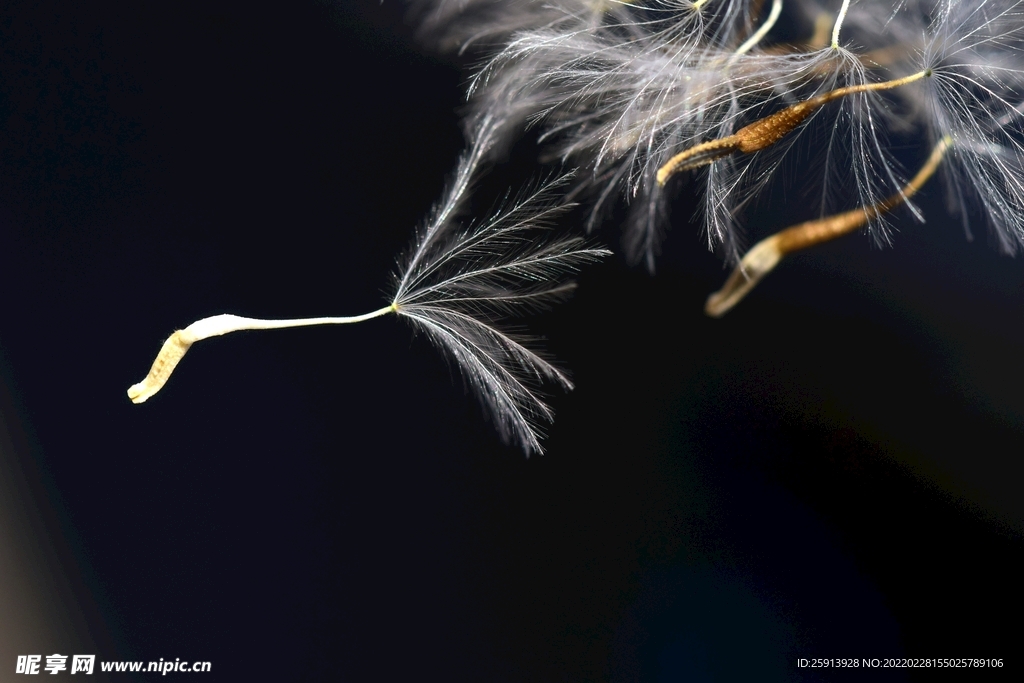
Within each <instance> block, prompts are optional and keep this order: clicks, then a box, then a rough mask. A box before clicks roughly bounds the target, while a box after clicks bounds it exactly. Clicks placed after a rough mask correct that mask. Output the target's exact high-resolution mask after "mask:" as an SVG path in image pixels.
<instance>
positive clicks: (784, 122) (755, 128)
mask: <svg viewBox="0 0 1024 683" xmlns="http://www.w3.org/2000/svg"><path fill="white" fill-rule="evenodd" d="M930 75H931V70H929V69H925V70H924V71H919V72H918V73H916V74H912V75H910V76H905V77H903V78H896V79H893V80H891V81H885V82H884V83H865V84H863V85H851V86H847V87H845V88H836V89H835V90H831V91H829V92H827V93H825V94H823V95H818V96H817V97H812V98H811V99H809V100H804V101H803V102H800V103H798V104H794V105H791V106H789V107H786V108H785V109H783V110H782V111H779V112H776V113H774V114H771V115H770V116H766V117H764V118H763V119H760V120H758V121H755V122H754V123H751V124H750V125H747V126H744V127H743V128H741V129H739V130H738V131H736V132H735V133H733V134H732V135H730V136H728V137H724V138H719V139H717V140H711V141H710V142H705V143H702V144H699V145H694V146H693V147H691V148H690V149H687V150H684V151H682V152H680V153H679V154H677V155H675V156H674V157H672V158H671V159H669V161H668V163H666V164H665V165H664V166H662V167H661V168H659V169H658V175H657V179H658V184H659V185H664V184H665V183H666V182H668V179H669V178H671V177H672V176H673V175H675V174H676V173H679V172H680V171H688V170H692V169H695V168H699V167H701V166H704V165H706V164H710V163H713V162H714V161H716V160H718V159H721V158H722V157H724V156H726V155H729V154H733V153H735V152H739V153H741V154H753V153H754V152H760V151H761V150H763V149H767V148H768V147H770V146H772V145H774V144H775V143H777V142H778V141H779V140H781V139H782V138H784V137H785V136H786V135H788V134H789V133H791V132H792V131H793V129H795V128H796V127H797V126H799V125H800V124H801V123H803V122H804V121H805V120H806V119H807V117H808V116H810V115H811V114H813V113H814V112H816V111H817V110H818V109H820V108H821V107H823V106H824V105H826V104H828V103H829V102H834V101H835V100H838V99H840V98H842V97H846V96H848V95H854V94H857V93H864V92H874V91H877V90H890V89H892V88H898V87H900V86H901V85H906V84H908V83H913V82H914V81H918V80H920V79H922V78H926V77H928V76H930Z"/></svg>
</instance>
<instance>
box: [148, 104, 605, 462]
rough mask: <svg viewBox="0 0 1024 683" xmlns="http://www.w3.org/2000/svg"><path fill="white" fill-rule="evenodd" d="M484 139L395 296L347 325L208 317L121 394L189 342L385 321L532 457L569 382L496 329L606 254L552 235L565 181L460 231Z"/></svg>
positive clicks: (488, 140)
mask: <svg viewBox="0 0 1024 683" xmlns="http://www.w3.org/2000/svg"><path fill="white" fill-rule="evenodd" d="M484 127H485V130H482V131H480V132H479V134H478V135H477V136H476V137H475V144H474V145H473V147H472V148H471V149H470V151H469V153H468V154H467V155H466V156H465V157H464V158H463V159H462V161H461V162H460V164H459V167H458V170H457V172H456V174H455V180H454V182H453V183H452V185H451V187H450V189H449V190H448V191H447V192H446V194H445V198H444V200H443V201H442V202H440V203H439V204H438V205H437V206H436V207H435V209H434V211H433V212H432V215H431V217H430V219H429V220H428V221H427V223H426V224H425V226H424V227H423V228H422V229H421V230H419V231H418V232H417V235H416V241H415V244H414V247H413V249H412V250H411V252H410V255H409V256H408V257H407V258H406V259H405V267H404V269H403V270H402V272H401V273H400V274H399V275H398V276H397V277H396V286H395V294H394V296H393V297H392V300H391V303H390V304H389V305H388V306H385V307H384V308H381V309H378V310H376V311H373V312H372V313H367V314H365V315H359V316H352V317H331V318H308V319H297V320H259V319H253V318H243V317H239V316H234V315H217V316H213V317H210V318H204V319H202V320H199V321H197V322H195V323H193V324H191V325H189V326H188V327H186V328H185V329H184V330H179V331H177V332H175V333H174V334H173V335H171V337H170V338H169V339H168V340H167V341H166V342H164V345H163V348H162V349H161V350H160V353H159V355H158V356H157V358H156V360H155V361H154V363H153V366H152V368H151V370H150V372H149V374H148V375H147V376H146V378H145V379H144V380H143V381H142V382H140V383H138V384H135V385H133V386H132V387H131V388H130V389H129V390H128V396H129V398H131V400H132V401H133V402H135V403H142V402H143V401H146V400H147V399H149V398H151V397H152V396H153V395H154V394H155V393H157V392H158V391H159V390H160V389H161V388H162V387H163V386H164V384H165V383H166V382H167V380H168V378H169V377H170V375H171V373H172V372H173V371H174V369H175V367H176V366H177V364H178V363H179V362H180V361H181V359H182V357H183V356H184V355H185V353H186V352H187V351H188V349H189V348H190V347H191V346H192V345H193V344H194V343H196V342H197V341H200V340H202V339H207V338H209V337H212V336H217V335H223V334H227V333H229V332H237V331H240V330H267V329H280V328H287V327H301V326H309V325H334V324H350V323H357V322H364V321H366V320H370V319H372V318H377V317H381V316H384V315H388V314H392V313H393V314H396V315H398V316H400V317H403V318H405V319H407V320H409V321H410V322H411V323H412V324H413V326H414V327H415V328H417V329H419V330H421V331H423V332H424V333H426V335H427V336H428V337H429V338H430V340H431V341H432V342H434V343H435V344H436V345H437V346H438V347H440V348H441V349H442V350H443V351H444V352H446V353H447V354H448V355H450V356H451V358H452V359H454V360H455V362H456V365H457V367H458V368H459V369H460V370H461V372H462V373H463V375H464V376H465V377H466V379H467V380H468V382H469V384H470V385H471V386H472V387H473V389H474V390H475V391H476V393H477V396H478V397H479V398H480V400H481V402H482V403H483V405H484V407H485V408H486V409H487V410H488V412H489V414H490V415H491V417H492V418H493V420H494V423H495V425H496V427H497V429H498V431H499V432H500V434H501V435H502V437H503V438H504V439H505V440H506V441H508V442H511V443H515V444H517V445H519V446H520V447H522V448H523V449H524V450H525V451H526V453H527V454H529V453H541V452H542V451H543V449H542V448H541V445H540V437H541V434H542V425H543V423H545V422H550V421H551V419H552V417H553V415H552V412H551V409H550V408H549V407H548V406H547V405H546V404H545V403H544V400H543V395H542V393H541V392H542V388H543V386H544V385H545V384H551V383H553V384H556V385H558V386H560V387H561V388H563V389H565V390H569V389H571V388H572V383H571V382H570V381H569V379H568V377H567V376H566V375H565V373H563V372H562V371H561V370H559V369H558V368H557V367H556V366H555V365H554V364H552V363H551V362H550V361H548V360H546V359H545V358H544V357H543V356H542V355H540V354H539V353H538V352H536V351H533V350H531V349H530V348H529V346H528V342H527V341H526V340H523V339H520V338H518V337H516V336H514V335H512V334H509V333H508V332H505V331H503V330H502V329H501V327H500V325H499V322H500V320H501V319H502V318H505V317H507V316H508V315H509V314H516V313H519V312H527V311H531V310H536V309H539V308H544V307H546V306H547V305H549V304H550V303H552V302H553V301H555V300H557V299H559V298H562V297H564V296H565V295H566V294H567V293H568V292H570V291H571V290H572V287H573V284H572V283H571V282H567V281H566V280H565V276H566V275H567V274H569V273H573V272H576V271H577V270H579V268H581V267H582V266H584V265H586V264H588V263H593V262H595V261H597V260H599V259H600V258H602V257H603V256H606V255H607V254H608V253H609V252H608V251H606V250H603V249H597V248H592V247H588V246H587V245H586V244H585V243H584V241H583V240H582V238H579V237H556V236H552V235H551V234H550V233H551V228H552V222H553V220H554V219H555V218H556V217H557V216H558V215H559V214H560V213H562V212H564V211H565V209H566V208H567V207H566V206H565V205H564V204H563V205H559V204H557V203H556V200H557V195H558V190H559V189H560V188H561V187H563V186H564V184H565V182H566V180H565V179H564V178H563V179H560V180H556V181H554V182H551V183H546V184H543V185H542V186H541V187H540V188H539V189H537V190H536V191H534V192H531V193H528V194H526V195H523V196H522V197H520V198H519V199H517V200H516V201H514V202H513V203H512V205H511V206H510V207H507V208H505V209H504V210H502V211H499V212H497V213H496V214H495V215H493V216H492V217H491V218H489V219H487V220H485V221H482V222H480V223H476V224H473V223H469V224H463V223H461V222H460V221H459V220H458V214H459V210H460V207H461V205H462V203H463V202H464V199H465V196H466V193H467V190H468V188H469V187H470V185H471V183H472V179H473V177H474V175H475V173H476V172H477V169H478V166H479V164H480V162H481V160H482V159H483V158H484V156H485V154H486V151H487V148H488V147H489V145H491V144H492V143H493V131H494V127H493V125H491V124H490V123H489V122H485V126H484Z"/></svg>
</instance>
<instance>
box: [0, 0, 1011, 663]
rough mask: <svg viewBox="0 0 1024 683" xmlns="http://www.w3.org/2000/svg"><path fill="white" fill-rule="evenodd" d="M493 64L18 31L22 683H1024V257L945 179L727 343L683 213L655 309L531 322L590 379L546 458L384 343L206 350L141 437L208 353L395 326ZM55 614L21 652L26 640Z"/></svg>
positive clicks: (624, 288) (27, 26)
mask: <svg viewBox="0 0 1024 683" xmlns="http://www.w3.org/2000/svg"><path fill="white" fill-rule="evenodd" d="M470 62H471V58H463V59H461V60H460V59H458V58H453V57H444V56H437V55H432V54H431V53H430V51H429V50H428V49H426V48H425V47H423V46H421V45H419V44H418V43H417V42H416V40H415V37H414V29H413V28H411V27H410V26H409V25H408V23H407V21H406V18H405V7H404V5H401V4H399V3H397V2H393V1H391V0H389V1H388V2H387V3H385V4H383V5H378V4H377V3H376V2H372V1H370V0H367V1H366V2H356V1H355V0H351V1H347V2H339V3H337V4H334V5H332V4H328V3H323V2H288V3H277V4H270V3H258V2H257V3H252V2H249V3H226V2H203V3H195V4H190V3H148V2H147V3H140V2H133V3H127V2H126V3H109V2H107V3H87V4H86V3H81V4H79V3H48V2H32V3H21V2H7V3H4V5H3V8H2V10H0V379H2V384H3V385H4V388H3V392H2V394H0V398H2V403H0V413H2V416H3V421H4V422H5V423H6V430H7V436H6V437H5V439H6V441H4V442H0V452H2V455H3V458H2V460H3V464H4V470H3V471H2V472H0V474H4V476H5V479H4V481H5V484H6V485H7V486H8V488H9V489H10V490H9V491H8V492H7V493H6V494H5V501H4V502H5V505H6V508H5V509H6V510H7V513H6V514H7V516H6V517H4V518H3V522H4V527H3V530H4V532H5V535H4V537H3V538H4V539H6V540H5V541H3V542H5V543H6V544H7V546H8V547H7V548H0V553H4V555H5V556H6V558H10V559H9V560H8V564H9V565H10V566H11V567H20V569H19V572H20V573H18V572H15V574H17V575H19V576H23V577H31V581H29V583H31V584H32V586H30V587H27V588H26V587H25V586H14V585H13V584H12V585H9V586H7V587H4V588H3V590H4V591H6V592H7V593H8V597H10V596H13V595H15V594H16V593H17V594H19V595H21V594H22V593H18V592H19V591H25V592H24V595H26V596H30V597H31V596H36V597H35V598H32V599H29V598H28V597H26V600H27V602H26V603H25V604H26V605H27V607H24V611H23V612H20V613H15V612H8V614H7V616H6V620H7V622H8V623H6V624H4V625H3V628H4V630H2V631H0V634H6V635H5V637H6V638H7V639H8V644H7V646H6V649H4V653H5V654H4V656H5V660H4V661H3V662H0V672H2V673H0V680H3V681H6V680H14V679H17V678H20V677H15V676H14V675H13V673H11V672H13V670H14V655H16V654H33V653H34V654H51V653H52V652H63V653H66V654H67V653H71V652H80V653H94V654H97V656H98V659H101V660H113V659H139V660H147V661H148V660H156V659H158V658H161V657H162V658H164V659H174V658H176V657H177V658H181V659H184V660H208V661H211V662H212V665H213V673H212V674H207V675H205V676H203V679H204V680H225V681H227V680H245V681H251V680H296V681H299V680H302V681H305V680H309V681H319V680H351V681H368V680H418V679H425V680H446V681H460V680H467V681H468V680H473V681H479V680H488V681H583V680H610V681H634V680H643V681H682V680H687V681H710V680H747V681H749V680H762V681H769V680H808V681H813V680H836V679H850V680H890V679H891V680H932V679H934V678H936V676H935V675H934V672H928V671H918V672H912V673H905V672H886V674H889V675H888V677H887V676H886V674H883V673H881V672H873V673H868V672H865V671H863V670H861V671H857V672H853V673H850V674H847V675H843V674H840V673H837V672H824V673H821V672H814V671H811V670H809V669H798V668H797V666H796V660H797V658H798V657H807V658H812V657H856V658H862V657H878V658H884V657H899V656H913V657H1001V658H1004V660H1005V661H1006V669H1004V670H1003V671H1002V672H996V671H988V672H984V673H983V674H971V673H968V672H957V673H956V675H957V676H959V678H958V680H968V679H970V680H987V679H988V678H1005V677H1007V674H1008V673H1009V671H1012V670H1014V669H1019V666H1018V663H1017V661H1016V657H1017V655H1018V654H1019V651H1020V646H1019V642H1020V640H1019V633H1020V630H1019V628H1017V627H1016V626H1015V624H1016V622H1017V621H1019V615H1020V613H1021V609H1022V607H1024V605H1022V592H1021V587H1020V580H1019V577H1020V573H1021V556H1022V539H1021V534H1022V532H1024V502H1022V498H1021V496H1020V495H1019V491H1020V487H1021V483H1022V480H1024V478H1022V475H1024V472H1022V464H1021V463H1022V458H1021V444H1022V441H1024V439H1022V437H1024V433H1022V429H1024V393H1022V392H1021V390H1020V387H1021V386H1022V385H1024V362H1022V359H1021V354H1020V349H1021V348H1022V342H1024V324H1022V321H1021V315H1020V312H1021V310H1024V263H1021V261H1020V260H1019V259H1017V260H1012V259H1009V258H1005V257H1001V256H999V255H997V254H996V253H995V251H994V250H992V249H991V248H989V246H988V245H987V244H986V240H985V239H984V238H983V237H979V238H978V239H976V240H975V241H973V242H969V241H967V240H965V238H964V234H963V231H962V229H961V227H960V226H959V224H958V223H956V222H954V221H952V220H950V219H948V218H947V217H945V212H944V210H943V205H942V203H941V202H940V201H939V200H938V197H937V195H938V187H939V186H938V185H935V186H933V187H931V188H930V189H931V192H930V193H927V192H926V193H925V197H924V199H923V200H922V206H923V208H924V209H925V211H926V213H927V215H928V216H929V219H930V220H929V222H928V223H927V224H925V225H919V224H916V223H914V222H913V221H911V220H909V219H908V218H907V217H906V216H903V217H902V219H901V220H899V221H898V223H897V226H898V228H899V233H898V234H897V236H896V240H895V242H896V244H895V248H893V249H890V250H885V251H880V250H878V249H875V248H873V247H872V246H871V244H870V242H869V241H868V240H866V239H864V238H863V237H851V238H848V239H846V240H844V241H840V242H837V243H834V244H831V245H827V246H825V247H823V248H821V249H818V250H817V251H815V252H813V253H808V254H806V255H801V256H800V257H798V258H794V259H792V261H791V262H788V263H786V264H783V266H782V267H781V268H780V269H779V271H778V272H777V273H775V274H773V275H772V276H771V277H769V278H768V279H767V280H766V281H765V282H764V283H763V285H762V286H761V287H759V288H758V290H756V291H755V292H754V293H753V294H752V295H751V296H750V298H749V300H747V301H745V302H744V303H743V304H741V305H740V306H739V307H738V308H737V309H736V310H735V311H734V312H733V313H731V314H730V315H729V316H727V317H726V318H724V319H722V320H718V321H716V320H710V319H707V318H705V317H704V315H703V313H702V306H703V301H704V298H705V297H706V296H707V294H708V293H709V292H710V291H712V290H714V289H716V288H717V287H718V286H719V285H720V284H721V282H722V281H723V279H724V277H725V272H724V271H723V270H722V266H721V264H720V263H719V262H718V261H717V260H716V258H715V257H714V256H712V255H710V254H708V253H707V251H706V249H705V248H704V246H703V244H704V242H703V238H702V236H701V235H700V232H699V229H698V227H697V226H696V225H694V224H691V223H689V222H688V220H687V219H688V218H689V216H690V215H691V213H692V210H693V209H692V207H689V206H687V203H688V201H689V200H687V199H686V197H685V196H683V197H682V198H681V200H680V204H679V206H677V207H675V211H674V219H673V231H672V233H671V236H670V238H669V239H668V241H667V243H666V245H665V251H664V255H663V257H662V259H661V260H660V261H659V264H658V272H657V273H656V274H655V275H653V276H652V275H650V274H648V273H646V272H644V271H643V270H641V269H638V268H630V267H628V265H627V264H625V263H624V261H623V260H622V259H621V258H620V257H615V258H612V259H610V260H609V261H608V262H607V263H605V264H603V265H601V266H598V267H594V268H592V269H590V270H589V271H587V272H586V273H584V274H583V276H582V277H581V278H580V284H581V286H580V288H579V290H578V292H577V295H576V296H575V298H574V299H573V300H572V301H571V302H569V303H568V304H566V305H563V306H561V307H559V308H557V309H556V310H554V311H553V312H551V313H550V314H546V315H543V316H540V317H538V318H536V319H534V320H531V321H530V325H531V327H532V328H533V329H536V330H538V331H541V332H543V333H544V334H545V336H546V337H547V341H546V342H545V345H546V348H548V349H549V350H551V351H552V352H553V353H554V354H555V355H556V356H557V357H558V358H559V359H560V361H562V362H563V363H564V364H565V365H566V366H567V367H569V368H571V370H572V373H573V376H574V378H575V381H576V383H577V389H576V391H575V392H573V393H572V394H570V395H557V396H554V397H553V398H552V401H553V405H554V406H555V408H556V410H557V413H558V418H557V421H556V422H555V424H554V426H553V427H552V428H551V430H550V433H549V437H548V438H547V440H546V442H545V445H546V448H547V454H546V455H544V456H540V457H532V458H529V459H526V458H524V457H523V455H522V454H521V453H520V452H519V451H517V450H515V449H512V448H508V447H505V446H503V445H502V444H501V443H500V441H499V440H498V438H497V436H496V434H495V432H494V431H493V430H492V429H491V427H490V425H489V424H488V423H487V422H486V420H485V419H484V417H483V413H482V412H481V410H480V409H479V407H478V406H477V404H476V403H475V400H474V399H473V397H472V396H467V395H466V393H465V391H464V389H463V385H462V381H461V379H460V378H459V376H458V373H457V371H456V369H455V368H453V367H449V365H447V364H446V362H445V360H444V359H443V358H442V356H441V355H440V354H438V353H437V352H436V351H435V350H434V349H432V348H431V347H430V345H429V343H428V342H427V340H426V339H424V338H423V337H418V336H416V335H415V334H413V333H412V331H411V329H410V328H409V327H408V326H407V325H405V324H403V323H402V322H401V321H398V320H394V319H390V318H385V319H380V320H374V321H372V322H367V323H364V324H360V325H358V326H352V327H339V328H313V329H303V330H289V331H276V332H267V333H245V334H238V335H232V336H230V337H226V338H221V339H215V340H211V341H207V342H204V343H203V344H201V345H200V346H198V347H197V348H196V349H195V350H193V351H192V352H191V353H190V354H189V356H188V358H187V359H186V360H185V361H184V362H183V364H182V366H181V367H180V369H179V370H178V372H177V373H176V374H175V376H174V378H173V379H172V380H171V382H170V383H169V385H168V386H167V388H166V389H165V390H164V391H163V392H162V393H161V394H160V395H158V396H157V397H155V398H154V399H152V400H151V401H149V402H148V403H146V404H144V405H141V406H135V405H132V404H131V403H130V402H129V401H128V399H127V397H126V396H125V390H126V389H127V387H128V386H129V385H130V384H132V383H134V382H136V381H138V380H139V379H141V378H142V376H143V375H144V374H145V372H146V370H147V369H148V367H149V364H150V363H151V361H152V358H153V356H154V355H155V353H156V351H157V350H158V349H159V346H160V342H161V341H162V339H164V338H165V337H166V336H167V335H168V334H169V333H170V332H171V331H172V330H173V329H175V328H177V327H182V326H184V325H186V324H188V323H189V322H191V321H193V320H195V319H198V318H200V317H204V316H207V315H212V314H216V313H222V312H230V313H236V314H241V315H249V316H256V317H299V316H311V315H351V314H357V313H363V312H367V311H370V310H374V309H376V308H379V307H380V306H382V305H384V303H386V301H387V296H388V293H389V289H388V288H389V283H390V280H389V278H390V275H391V273H392V271H393V269H394V264H395V259H396V257H397V256H398V255H399V254H400V253H401V252H402V251H403V250H404V249H405V248H406V246H407V245H408V243H409V241H410V238H411V236H412V230H413V228H414V227H415V226H416V225H417V224H418V222H419V221H420V220H421V219H422V217H423V216H424V215H425V214H426V213H427V211H428V209H429V207H430V205H431V203H432V202H433V201H434V200H435V199H437V198H438V197H439V195H440V193H441V189H442V186H443V184H444V180H445V178H446V176H447V174H448V173H449V172H450V171H451V169H452V168H453V167H454V165H455V162H456V159H457V157H458V154H459V151H460V149H461V145H462V136H461V132H460V128H459V117H458V111H459V109H460V108H461V107H462V106H463V100H462V94H461V93H462V91H463V87H464V85H465V78H466V74H467V70H466V67H467V66H468V65H469V63H470ZM535 155H536V152H535V150H533V149H532V148H531V147H530V145H529V142H528V141H527V142H525V143H524V144H523V145H521V149H520V148H517V149H516V150H514V151H513V154H512V156H511V158H510V159H509V160H508V162H507V163H504V164H501V165H500V166H499V167H498V168H496V169H495V170H494V171H493V173H492V174H491V175H490V176H488V178H487V179H486V180H485V181H484V182H483V185H482V187H481V191H480V194H479V195H478V199H477V200H476V201H475V202H474V204H473V206H474V208H475V209H477V210H478V211H480V212H483V211H486V210H487V209H489V208H490V206H491V205H492V203H493V201H494V200H495V197H498V196H499V195H500V194H501V193H502V192H503V191H504V190H505V189H507V188H509V187H513V188H515V187H517V186H519V185H520V184H522V183H523V182H524V181H526V180H528V179H529V178H530V176H531V175H532V174H534V171H533V159H534V157H535ZM785 192H787V193H788V194H787V195H786V197H785V198H784V199H785V201H786V202H787V205H788V208H787V211H790V210H792V211H796V210H798V209H799V207H800V206H802V205H803V204H805V203H806V202H803V200H802V195H801V192H800V188H798V187H790V188H787V189H786V190H785ZM788 215H789V214H787V216H788ZM767 216H768V219H767V220H774V221H775V222H776V224H774V225H771V226H768V228H767V229H778V228H781V227H784V225H785V224H786V222H787V220H788V219H787V218H785V217H779V218H774V217H773V216H774V214H771V213H769V214H767ZM615 222H616V221H615V220H614V219H613V220H612V221H610V223H609V228H608V229H607V230H606V231H605V232H604V233H603V234H602V235H601V237H602V238H603V239H604V240H605V241H607V242H608V243H610V244H612V245H616V246H617V242H616V241H617V239H618V236H617V232H616V230H615V228H614V224H615ZM567 223H573V221H572V220H570V221H567ZM568 227H572V226H571V225H569V226H568ZM0 492H2V491H0ZM12 575H14V574H12ZM26 580H27V579H26ZM25 585H26V586H27V585H28V584H25ZM32 600H36V603H33V602H32ZM33 604H36V605H42V604H45V605H46V606H47V607H46V608H45V609H43V608H42V607H38V606H37V607H33V606H32V605H33ZM44 613H45V614H46V615H48V616H47V617H46V618H47V619H49V620H50V621H49V622H47V623H48V624H49V626H47V625H45V624H44V625H42V626H39V627H38V629H37V630H36V631H31V633H38V636H33V637H34V638H36V639H35V640H33V639H32V638H30V637H28V635H26V634H29V633H30V631H29V630H28V629H27V626H26V625H25V624H26V623H27V622H19V621H17V620H18V619H19V618H23V617H18V616H17V614H23V615H26V614H32V615H35V616H39V615H42V614H44ZM4 619H5V617H4V615H3V614H0V620H4ZM1004 619H1009V620H1010V621H1009V622H1008V623H1007V622H1004V621H1003V620H1004ZM18 634H20V636H19V635H18ZM17 637H20V638H21V640H17ZM26 639H27V640H26ZM16 640H17V643H18V644H17V646H15V645H12V644H11V643H14V642H16ZM77 648H82V649H77ZM85 648H92V649H85ZM8 655H10V656H9V657H8ZM64 675H67V674H66V673H65V674H64ZM153 676H154V674H150V675H149V676H146V675H142V676H140V677H139V680H149V679H151V678H152V677H153ZM170 676H171V677H179V678H188V677H189V676H188V675H187V674H176V675H175V674H171V675H170ZM197 676H198V675H197ZM98 678H100V677H99V676H98ZM111 679H112V680H132V677H131V675H129V674H119V675H115V676H112V677H111Z"/></svg>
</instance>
